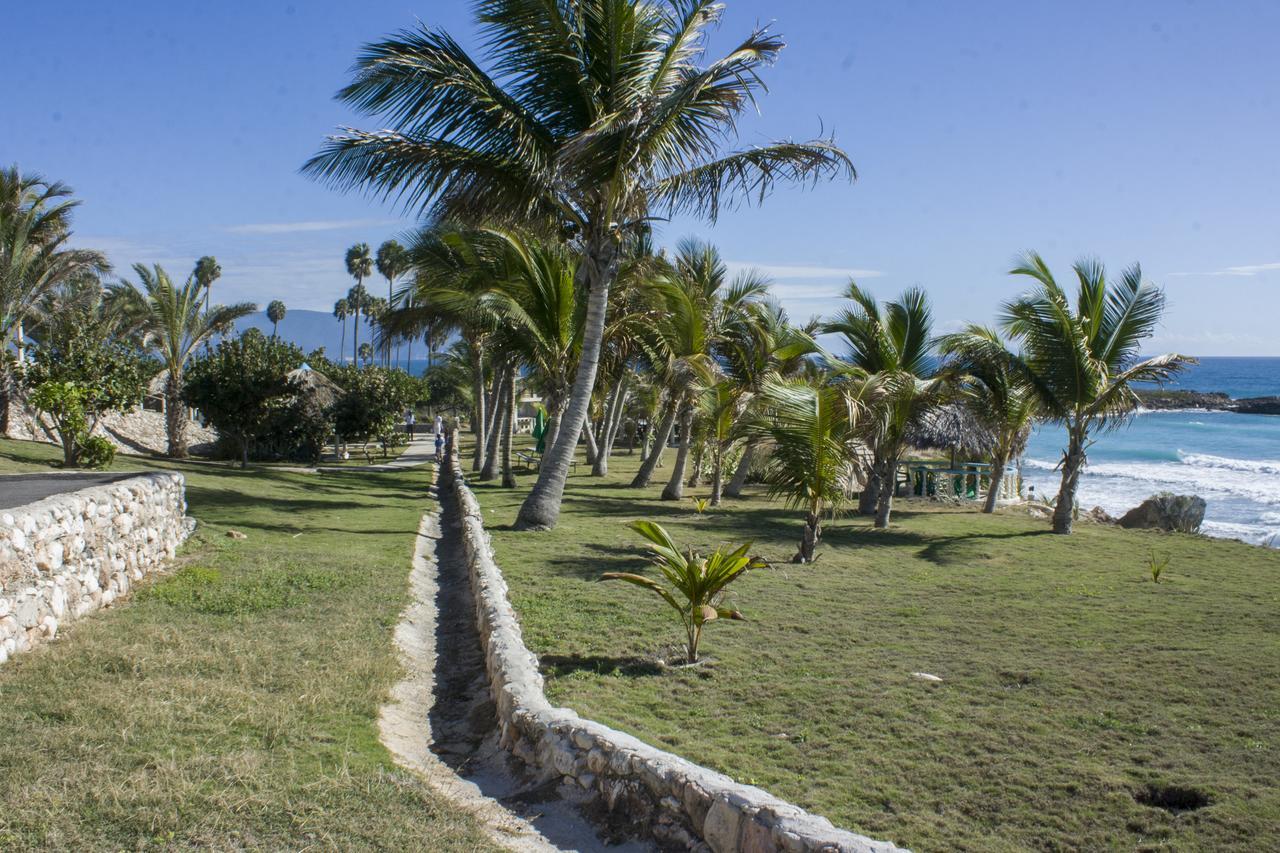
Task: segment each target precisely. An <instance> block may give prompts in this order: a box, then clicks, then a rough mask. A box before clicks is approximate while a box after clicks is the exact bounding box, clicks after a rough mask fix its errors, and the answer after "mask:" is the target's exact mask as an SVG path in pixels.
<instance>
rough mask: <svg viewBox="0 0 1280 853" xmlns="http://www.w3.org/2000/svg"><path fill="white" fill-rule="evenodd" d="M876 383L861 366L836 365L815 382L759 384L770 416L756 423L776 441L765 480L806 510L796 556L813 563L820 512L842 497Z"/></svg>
mask: <svg viewBox="0 0 1280 853" xmlns="http://www.w3.org/2000/svg"><path fill="white" fill-rule="evenodd" d="M874 390H875V389H874V385H873V383H872V382H869V381H868V380H867V379H866V377H865V374H864V373H863V372H862V371H861V370H858V369H857V368H847V367H846V368H837V369H836V370H835V371H833V373H832V374H831V375H829V376H826V377H824V378H823V379H821V380H820V381H819V382H818V383H817V384H813V383H810V382H807V381H804V380H799V379H790V380H770V381H769V382H767V383H766V384H765V386H764V388H763V389H762V390H761V397H762V398H763V399H764V400H765V401H766V402H767V404H768V409H769V417H767V418H759V419H757V420H756V421H755V422H754V423H753V424H752V427H751V429H752V432H753V433H754V435H755V437H756V438H757V439H758V440H765V441H768V442H770V443H771V444H772V446H773V452H772V453H771V454H770V456H769V461H768V463H767V465H766V468H765V472H766V473H765V482H766V483H768V485H769V493H770V495H771V496H772V497H774V498H782V499H783V500H784V501H786V503H787V505H788V506H791V507H795V508H797V509H803V510H804V514H805V515H804V519H805V520H804V532H803V534H802V535H801V537H800V547H799V549H798V550H797V551H796V555H795V557H793V558H792V562H795V563H812V562H813V561H814V560H815V559H816V557H817V550H818V543H819V542H821V541H822V516H823V514H824V513H826V512H830V513H832V514H834V513H836V512H837V511H839V509H840V507H841V505H842V504H843V503H844V500H845V494H846V491H845V489H846V485H847V482H848V478H849V470H850V459H851V456H852V453H853V451H854V447H855V445H856V444H857V442H858V440H859V434H860V426H861V425H860V423H859V421H860V419H861V417H862V415H863V414H864V413H865V410H866V403H867V401H869V400H870V399H871V398H872V396H873V394H874Z"/></svg>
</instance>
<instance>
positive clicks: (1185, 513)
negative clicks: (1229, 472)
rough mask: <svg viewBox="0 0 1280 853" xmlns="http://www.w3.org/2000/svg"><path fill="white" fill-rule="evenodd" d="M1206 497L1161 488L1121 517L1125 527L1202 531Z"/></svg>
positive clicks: (1182, 531) (1120, 522)
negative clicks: (1160, 490) (1159, 491)
mask: <svg viewBox="0 0 1280 853" xmlns="http://www.w3.org/2000/svg"><path fill="white" fill-rule="evenodd" d="M1204 510H1205V502H1204V498H1202V497H1200V496H1198V495H1175V494H1173V493H1172V492H1161V493H1160V494H1158V495H1152V496H1151V497H1149V498H1147V499H1146V500H1145V501H1143V502H1142V503H1141V504H1139V505H1138V506H1136V507H1134V508H1133V509H1131V510H1129V511H1128V512H1126V513H1125V514H1124V515H1123V516H1121V517H1120V521H1119V524H1120V526H1121V527H1128V528H1146V529H1151V530H1169V531H1177V532H1179V533H1199V532H1200V525H1201V524H1203V523H1204Z"/></svg>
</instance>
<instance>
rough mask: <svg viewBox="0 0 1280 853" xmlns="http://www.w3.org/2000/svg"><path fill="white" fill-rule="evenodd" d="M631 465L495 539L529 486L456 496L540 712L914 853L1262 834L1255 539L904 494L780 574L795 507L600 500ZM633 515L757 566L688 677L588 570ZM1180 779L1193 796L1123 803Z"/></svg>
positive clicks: (645, 603)
mask: <svg viewBox="0 0 1280 853" xmlns="http://www.w3.org/2000/svg"><path fill="white" fill-rule="evenodd" d="M637 460H638V457H627V456H617V457H614V459H613V460H612V466H613V468H614V474H613V475H612V476H610V477H608V478H607V479H604V480H600V479H593V478H592V477H590V475H589V471H588V469H587V468H585V467H583V466H580V467H579V473H578V474H576V475H574V476H572V477H571V478H570V481H569V488H568V490H567V493H566V497H565V514H564V515H563V516H562V518H561V523H560V526H559V527H558V528H557V529H556V530H555V531H552V532H549V533H540V534H531V533H514V532H512V531H511V530H510V527H509V525H510V524H511V522H512V521H513V520H514V517H515V513H516V510H517V508H518V506H519V503H520V499H521V497H522V496H523V491H524V489H527V486H528V485H529V484H530V483H531V482H532V476H531V475H526V476H524V477H522V486H523V487H524V488H522V489H521V490H520V491H519V492H510V491H504V490H502V489H499V488H496V487H492V486H487V485H484V484H479V485H477V487H476V488H477V493H478V495H479V497H480V500H481V503H482V504H483V506H484V507H485V513H486V520H487V522H488V524H489V529H490V531H491V533H492V537H493V542H494V547H495V550H496V552H497V556H498V560H499V563H500V565H501V566H502V568H503V571H504V572H505V574H506V576H507V579H508V581H509V582H510V585H511V593H512V596H513V599H514V603H515V605H516V608H517V609H518V611H519V613H520V617H521V620H522V622H523V624H524V630H525V637H526V640H527V642H528V643H529V645H530V646H531V647H532V648H533V650H534V651H535V652H537V653H538V654H539V655H540V656H541V659H542V663H543V668H544V671H545V673H546V674H547V687H548V692H549V694H550V696H551V698H552V700H553V701H556V702H559V703H563V704H566V705H568V706H570V707H572V708H574V709H575V710H577V711H578V712H580V713H581V714H583V715H585V716H588V717H591V718H594V719H597V720H600V721H602V722H604V723H607V724H609V725H612V726H615V727H617V728H620V729H622V730H624V731H627V732H631V733H633V734H635V735H638V736H640V737H641V738H644V739H646V740H648V741H650V742H651V743H654V744H656V745H660V746H663V747H665V748H668V749H670V750H672V751H674V752H676V753H678V754H680V755H683V756H685V757H687V758H689V759H692V760H694V761H698V762H702V763H705V764H708V765H710V766H712V767H714V768H716V769H719V770H722V771H724V772H726V773H729V774H730V775H732V776H734V777H736V778H738V779H740V780H743V781H747V782H751V783H754V784H758V785H761V786H763V787H765V788H766V789H768V790H770V791H771V792H774V793H776V794H778V795H780V796H782V797H785V798H787V799H789V800H792V801H794V802H796V803H798V804H800V805H802V806H804V807H806V808H809V809H812V810H814V811H817V812H819V813H821V814H824V815H826V816H828V817H830V818H831V819H832V820H833V821H835V822H836V823H837V824H838V825H843V826H846V827H850V828H853V829H856V830H858V831H861V832H864V833H867V834H870V835H872V836H875V837H880V838H888V839H893V840H895V841H897V842H899V843H901V844H906V845H909V846H911V847H913V848H915V849H917V850H941V849H948V850H950V849H968V850H1011V849H1028V848H1031V849H1044V850H1063V849H1073V850H1076V849H1079V850H1098V849H1177V850H1192V849H1195V850H1224V849H1231V848H1234V849H1241V850H1258V849H1264V848H1275V847H1277V846H1280V787H1277V779H1280V554H1278V553H1276V552H1274V551H1266V550H1263V549H1260V548H1254V547H1250V546H1246V545H1243V544H1239V543H1234V542H1225V541H1218V540H1211V539H1206V538H1200V537H1195V536H1186V535H1163V534H1156V533H1147V532H1133V531H1124V530H1120V529H1113V528H1104V527H1100V526H1097V525H1094V524H1081V525H1080V526H1079V528H1078V533H1077V534H1076V535H1074V536H1071V537H1058V536H1053V535H1051V534H1050V533H1049V532H1048V527H1047V522H1044V521H1038V520H1034V519H1031V518H1029V517H1027V516H1025V515H1016V514H1013V513H1010V514H999V515H996V516H983V515H981V514H978V513H976V512H969V511H966V510H960V509H949V508H938V507H935V506H933V505H929V504H920V503H916V504H914V505H913V504H900V505H899V506H900V509H899V511H898V512H897V513H895V516H894V524H893V527H892V529H891V530H889V531H885V532H874V531H872V530H871V529H870V526H869V525H868V524H866V523H864V522H863V521H862V520H861V519H857V518H852V519H844V520H840V521H837V522H836V523H834V524H831V525H829V526H828V527H827V528H826V535H825V539H824V541H823V544H822V549H821V558H820V560H819V562H818V563H816V564H815V565H811V566H793V565H789V564H788V563H787V562H786V560H787V559H788V558H789V557H790V556H791V555H792V554H793V553H794V552H795V547H796V541H797V540H798V538H799V535H800V522H799V515H798V514H797V513H795V512H791V511H787V510H785V509H783V508H781V507H779V506H777V505H775V504H771V503H769V502H768V501H766V500H765V499H764V498H762V497H760V496H759V495H755V496H752V497H750V498H749V499H745V500H741V501H728V502H726V506H725V507H724V508H722V509H720V510H715V511H708V513H707V514H706V515H703V516H698V515H696V514H695V513H694V512H693V509H692V505H691V503H690V502H688V501H686V502H684V503H683V504H680V505H674V504H671V503H663V502H661V501H659V500H658V499H657V496H658V493H659V492H660V490H661V485H662V483H661V482H658V483H656V484H655V485H654V486H653V487H652V488H650V489H648V490H646V491H643V492H636V491H633V490H630V489H627V488H624V485H625V483H626V482H627V481H629V480H630V477H631V474H632V472H633V471H634V469H635V467H636V462H637ZM667 464H668V466H669V465H670V464H671V455H668V461H667ZM666 470H667V471H669V470H670V468H669V467H668V468H667V469H666ZM659 474H662V471H661V470H660V471H659ZM658 479H660V480H662V481H665V476H662V477H660V478H658ZM693 493H694V494H698V495H705V494H706V493H707V489H706V488H705V487H702V488H698V489H695V490H693ZM640 517H644V518H652V519H655V520H658V521H659V522H660V523H662V524H663V525H665V526H666V527H667V528H668V530H670V531H671V532H672V533H673V535H674V536H675V537H676V539H677V541H679V542H681V543H682V544H690V545H694V546H697V547H699V548H701V549H703V550H704V551H705V550H706V549H709V548H711V547H713V546H715V545H716V544H718V543H722V542H731V543H738V542H741V541H743V540H746V539H752V540H754V541H755V543H756V547H755V551H756V552H758V553H760V554H762V555H764V556H766V557H767V558H769V559H770V560H772V561H775V563H774V566H773V568H771V569H767V570H762V571H759V572H756V573H753V574H752V575H750V576H748V577H747V578H745V579H744V580H743V581H741V582H740V583H739V584H737V586H736V587H735V588H734V592H733V593H732V594H731V601H732V602H733V603H734V604H735V605H736V606H737V607H739V608H740V609H741V610H742V611H743V612H744V613H745V614H746V615H747V617H748V619H750V620H751V621H749V622H746V623H722V624H713V625H711V626H709V627H708V629H707V635H706V636H705V637H704V654H706V655H709V656H710V657H711V658H713V661H712V662H711V663H709V664H707V665H705V666H702V667H698V668H694V669H683V670H679V669H677V670H671V669H664V668H661V667H658V666H655V665H654V662H653V661H654V660H655V658H657V657H659V656H661V655H662V654H663V652H664V649H666V648H670V647H671V646H672V645H674V644H676V643H678V642H680V640H681V636H682V633H681V630H680V628H679V626H678V624H677V623H676V622H675V621H674V614H672V613H671V612H670V611H669V610H667V609H666V605H664V604H662V603H661V602H660V601H659V599H658V598H657V597H656V596H653V595H652V594H649V593H645V592H644V591H642V590H639V589H636V588H634V587H631V586H628V585H624V584H617V583H601V582H598V581H597V578H598V577H599V575H600V574H601V573H602V572H605V571H618V570H624V571H637V570H639V571H645V570H646V569H645V566H646V562H645V560H644V558H643V556H642V550H641V547H640V540H639V538H638V537H637V536H636V535H635V534H633V533H631V531H629V530H627V529H626V528H625V526H624V525H625V523H626V522H627V521H629V520H631V519H634V518H640ZM1153 550H1154V551H1155V552H1157V553H1158V554H1162V555H1163V554H1169V555H1170V556H1171V562H1170V564H1169V567H1168V568H1167V569H1166V570H1165V574H1164V577H1163V578H1162V582H1161V583H1160V584H1159V585H1156V584H1153V583H1152V582H1151V579H1150V572H1149V569H1148V566H1147V562H1148V558H1149V555H1150V553H1151V552H1152V551H1153ZM913 672H928V673H933V674H936V675H938V676H940V677H941V678H943V679H944V681H943V682H942V683H941V684H929V683H925V682H923V681H920V680H917V679H914V678H913V677H912V675H911V674H912V673H913ZM1180 788H1185V789H1189V790H1190V792H1191V793H1195V792H1199V793H1201V794H1203V795H1204V796H1205V797H1207V798H1208V805H1207V806H1205V807H1202V808H1198V809H1195V810H1186V811H1176V810H1170V809H1165V808H1158V807H1154V806H1151V805H1144V804H1142V803H1141V802H1139V800H1141V799H1150V794H1151V793H1152V792H1154V793H1155V794H1156V795H1157V798H1159V797H1160V795H1162V794H1163V795H1165V798H1166V804H1168V805H1177V804H1178V803H1185V802H1188V801H1189V800H1188V799H1187V797H1186V796H1185V793H1186V792H1183V793H1182V794H1180V793H1179V791H1178V790H1177V789H1180Z"/></svg>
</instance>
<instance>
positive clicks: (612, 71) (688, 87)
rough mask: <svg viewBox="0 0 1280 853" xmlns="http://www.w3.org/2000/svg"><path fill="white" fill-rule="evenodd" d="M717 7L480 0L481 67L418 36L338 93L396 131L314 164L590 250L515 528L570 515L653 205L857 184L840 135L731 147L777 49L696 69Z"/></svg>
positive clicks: (367, 55) (645, 0) (760, 37)
mask: <svg viewBox="0 0 1280 853" xmlns="http://www.w3.org/2000/svg"><path fill="white" fill-rule="evenodd" d="M722 8H723V7H722V4H721V3H719V2H713V0H686V2H678V3H677V2H649V0H557V2H539V3H533V2H528V0H480V2H477V3H476V4H475V9H476V18H477V20H478V23H479V24H480V26H481V28H482V30H483V32H482V39H481V41H482V43H483V44H484V45H486V47H487V49H488V55H487V56H484V57H482V58H478V59H477V58H473V57H471V56H470V55H468V54H467V53H466V52H465V51H464V50H463V49H462V47H461V46H460V45H459V43H458V42H456V41H455V40H454V39H453V38H451V37H450V36H449V35H448V34H447V33H444V32H442V31H439V30H434V29H431V28H429V27H426V26H422V25H420V26H419V27H417V28H416V29H413V30H406V31H402V32H400V33H398V34H397V35H396V36H394V37H392V38H390V39H387V40H385V41H382V42H379V43H377V44H374V45H370V46H368V47H367V48H366V49H365V51H364V53H363V54H362V55H361V56H360V58H359V59H358V60H357V63H356V70H355V79H354V80H353V81H352V82H351V84H350V85H348V86H347V87H346V88H345V89H343V90H342V91H341V92H340V93H339V97H340V98H341V99H342V100H343V101H345V102H346V103H347V104H349V105H350V106H351V107H353V108H355V109H357V110H359V111H361V112H364V113H367V114H369V115H373V116H377V117H378V120H379V122H380V124H381V125H382V126H383V127H388V128H390V129H387V130H379V131H372V132H371V131H360V130H349V131H347V132H345V133H344V134H342V135H340V136H337V137H334V138H331V139H330V140H329V142H328V144H327V145H326V146H325V147H324V149H323V150H322V151H321V152H320V153H319V154H318V155H316V156H315V157H314V158H312V159H311V161H310V162H308V163H307V164H306V166H305V167H304V168H305V171H306V172H307V173H309V174H311V175H313V176H316V177H318V178H320V179H323V180H326V181H328V182H329V183H331V184H333V185H336V186H338V187H341V188H347V189H349V188H362V189H366V190H368V191H371V192H375V193H377V194H379V195H382V196H384V197H395V198H397V199H398V200H399V201H400V202H401V203H403V204H404V205H405V206H406V207H409V208H414V209H418V210H421V211H422V212H424V213H429V214H432V215H434V216H435V217H436V218H442V219H450V220H472V221H474V220H477V219H480V220H493V219H495V218H496V219H516V220H521V221H524V222H526V223H530V224H535V225H538V226H543V225H546V224H550V225H552V226H554V227H556V228H558V229H559V230H560V231H562V232H563V233H565V234H568V235H570V236H572V238H573V239H574V240H575V242H576V243H577V244H578V245H579V247H580V249H581V254H582V257H583V262H582V264H581V265H580V266H579V277H580V279H581V282H580V284H581V287H582V290H583V292H584V293H585V294H586V301H587V308H586V324H585V334H584V336H583V346H582V352H581V354H580V356H579V364H578V368H577V370H576V371H575V378H574V387H573V390H572V393H571V395H570V400H569V404H568V405H567V406H566V409H565V414H564V425H563V427H562V428H561V429H560V431H559V434H558V436H557V440H556V443H555V444H554V445H553V446H552V447H551V448H550V449H549V450H548V452H547V457H546V459H545V461H544V463H543V465H542V467H541V470H540V473H539V476H538V482H537V484H536V485H535V486H534V488H533V490H532V492H531V493H530V494H529V496H528V498H527V499H526V500H525V502H524V505H523V506H522V507H521V509H520V513H519V516H518V519H517V522H516V526H517V527H518V528H520V529H533V528H549V527H553V526H555V523H556V520H557V518H558V517H559V512H560V501H561V497H562V495H563V492H564V483H565V478H566V477H567V476H568V471H569V464H570V462H571V461H572V457H573V454H574V448H575V446H576V444H577V441H578V435H579V433H580V431H581V430H582V427H583V424H584V423H585V421H586V418H587V413H588V409H589V407H590V404H591V398H592V393H593V391H594V388H595V380H596V370H597V366H598V363H599V358H600V352H601V346H602V343H603V338H604V330H605V322H606V313H607V306H608V304H609V289H610V287H611V286H612V285H613V283H614V278H615V276H616V274H617V270H618V267H619V263H620V261H621V257H620V247H621V246H622V243H623V241H622V239H621V238H622V237H623V236H625V235H626V234H628V233H630V232H635V231H638V230H640V229H642V228H643V227H645V223H646V220H647V219H648V218H649V217H650V216H651V215H653V214H654V213H656V212H658V211H660V210H661V211H667V212H676V213H688V214H695V215H704V216H707V217H708V218H711V219H714V218H715V217H716V216H717V214H718V213H719V212H720V210H721V208H722V207H724V206H725V205H726V204H731V203H732V202H734V201H737V200H739V199H745V200H749V201H750V200H755V201H758V200H760V199H762V198H763V197H764V196H766V195H767V194H768V193H769V191H770V190H772V189H773V187H774V186H775V184H777V183H778V182H780V181H798V182H805V181H816V180H819V179H822V178H827V177H836V176H841V175H844V176H848V177H849V178H851V179H852V177H853V176H854V172H853V167H852V164H851V163H850V161H849V159H848V157H847V156H846V155H845V154H844V152H842V151H841V150H840V149H839V148H837V147H836V146H835V144H834V142H833V141H831V140H829V139H820V140H815V141H812V142H781V143H777V144H773V145H765V146H760V147H755V148H749V149H746V150H742V151H735V152H730V153H724V152H723V141H724V140H725V139H726V138H732V137H733V135H734V131H735V127H736V121H737V119H738V117H739V116H740V115H741V114H742V112H743V111H744V110H747V109H751V108H753V107H754V105H755V103H756V95H757V93H759V92H760V91H762V89H763V82H762V80H761V78H760V76H759V72H760V70H761V69H762V68H763V67H764V66H766V65H768V64H771V63H772V62H773V61H774V60H775V59H776V58H777V56H778V54H779V52H780V51H781V49H782V47H783V43H782V40H781V39H780V38H779V37H778V36H776V35H774V34H772V33H770V32H768V30H767V29H759V30H756V31H755V32H753V33H751V34H750V35H749V36H748V37H747V38H746V39H745V40H743V41H742V42H741V43H739V44H738V45H737V46H735V47H734V48H732V49H731V50H730V52H729V53H728V54H726V55H724V56H723V57H721V58H719V59H716V60H713V61H711V62H709V63H707V64H705V65H703V64H700V63H701V62H702V60H703V58H704V56H705V49H706V47H707V42H708V34H709V31H710V30H712V29H713V28H714V27H715V25H716V23H717V22H718V21H719V19H720V15H721V12H722ZM485 69H490V71H486V70H485Z"/></svg>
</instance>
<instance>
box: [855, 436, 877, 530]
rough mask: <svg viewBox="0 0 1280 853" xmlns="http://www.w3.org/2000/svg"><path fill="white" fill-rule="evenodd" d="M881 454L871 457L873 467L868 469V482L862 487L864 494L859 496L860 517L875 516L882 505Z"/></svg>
mask: <svg viewBox="0 0 1280 853" xmlns="http://www.w3.org/2000/svg"><path fill="white" fill-rule="evenodd" d="M880 467H881V459H880V453H879V452H878V451H877V452H876V453H875V455H874V456H872V457H871V465H870V467H869V468H868V469H867V481H866V483H864V484H863V486H862V493H861V494H860V495H859V496H858V515H875V512H876V507H877V506H879V505H880Z"/></svg>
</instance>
